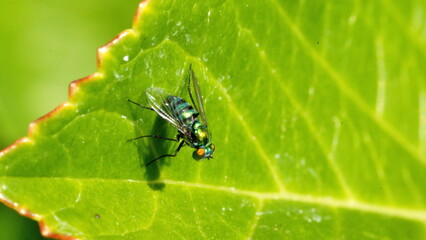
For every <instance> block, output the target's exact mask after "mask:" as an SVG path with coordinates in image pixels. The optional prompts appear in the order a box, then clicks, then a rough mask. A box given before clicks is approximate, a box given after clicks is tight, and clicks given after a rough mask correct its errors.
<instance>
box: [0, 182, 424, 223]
mask: <svg viewBox="0 0 426 240" xmlns="http://www.w3.org/2000/svg"><path fill="white" fill-rule="evenodd" d="M5 179H6V180H7V179H19V180H28V181H34V180H52V181H54V182H58V181H68V182H77V183H78V184H82V186H84V183H82V182H84V181H87V182H123V183H129V184H144V185H150V184H169V185H173V186H181V187H188V188H198V189H207V190H212V191H217V192H223V193H228V194H232V195H237V196H243V197H252V198H255V199H257V200H259V201H266V200H274V201H276V200H282V201H290V202H297V203H304V204H314V205H319V206H324V207H330V208H342V209H348V210H355V211H360V212H368V213H373V214H378V215H384V216H392V217H397V218H402V219H407V220H411V221H417V222H421V223H423V224H426V211H425V210H423V209H408V208H392V207H385V206H380V205H375V204H370V203H366V202H360V201H356V200H355V199H346V200H342V199H334V198H331V197H328V196H325V197H323V196H312V195H303V194H298V193H291V192H283V193H280V192H256V191H250V190H242V189H237V188H234V187H226V186H218V185H210V184H205V183H196V182H185V181H176V180H171V179H162V180H153V181H148V180H131V179H115V178H110V179H109V178H72V177H19V176H8V177H1V178H0V180H5Z"/></svg>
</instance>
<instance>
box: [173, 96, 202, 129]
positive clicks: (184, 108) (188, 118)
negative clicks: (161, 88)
mask: <svg viewBox="0 0 426 240" xmlns="http://www.w3.org/2000/svg"><path fill="white" fill-rule="evenodd" d="M167 100H168V101H169V104H170V107H171V109H172V111H173V115H174V116H175V117H176V118H177V119H179V120H180V121H181V122H182V123H184V124H185V125H186V126H188V127H191V126H192V124H193V123H194V121H195V120H197V116H198V113H197V111H195V109H194V108H193V107H192V106H191V105H189V103H188V102H187V101H185V100H183V99H182V98H180V97H175V96H168V98H167Z"/></svg>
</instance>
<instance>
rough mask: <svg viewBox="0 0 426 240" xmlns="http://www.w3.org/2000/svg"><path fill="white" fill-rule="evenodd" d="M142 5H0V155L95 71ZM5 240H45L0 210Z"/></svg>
mask: <svg viewBox="0 0 426 240" xmlns="http://www.w3.org/2000/svg"><path fill="white" fill-rule="evenodd" d="M138 3H139V0H103V1H101V0H91V1H84V0H74V1H58V0H45V1H30V0H14V1H12V0H1V1H0V9H1V10H2V11H1V14H0V149H3V148H5V147H7V146H8V145H10V144H12V143H13V142H14V141H15V140H17V139H18V138H20V137H23V136H26V134H27V128H28V124H29V123H30V122H31V121H33V120H35V119H37V118H39V117H41V116H43V115H44V114H46V113H48V112H50V111H51V110H53V109H54V108H55V107H56V106H58V105H59V104H60V103H62V102H65V101H66V100H67V97H68V85H69V83H70V82H72V81H74V80H77V79H80V78H83V77H85V76H87V75H90V74H91V73H93V72H95V71H96V50H97V48H99V47H101V46H102V45H104V44H106V43H107V42H109V41H110V40H112V39H113V38H114V37H115V36H116V35H118V34H119V33H120V32H122V31H123V30H125V29H127V28H130V27H131V25H132V21H133V16H134V14H135V13H136V10H137V6H138ZM0 236H1V239H13V240H20V239H44V238H43V237H41V236H40V233H39V228H38V224H37V223H36V222H35V221H32V220H30V219H28V218H24V217H21V216H20V215H19V214H18V213H16V212H15V211H14V210H11V209H9V208H7V207H5V206H4V205H3V204H0Z"/></svg>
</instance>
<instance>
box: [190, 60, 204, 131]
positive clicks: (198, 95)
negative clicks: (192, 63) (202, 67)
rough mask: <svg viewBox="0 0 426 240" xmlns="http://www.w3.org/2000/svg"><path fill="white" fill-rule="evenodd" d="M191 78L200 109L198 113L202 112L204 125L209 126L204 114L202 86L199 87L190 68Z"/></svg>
mask: <svg viewBox="0 0 426 240" xmlns="http://www.w3.org/2000/svg"><path fill="white" fill-rule="evenodd" d="M189 77H190V79H191V80H192V84H193V86H194V92H195V101H196V105H197V107H198V111H199V112H200V115H201V119H202V120H203V122H204V125H206V126H207V125H208V124H207V118H206V114H205V112H204V104H203V97H202V96H201V90H200V86H199V85H198V80H197V77H195V73H194V71H192V68H191V67H189ZM191 99H192V98H191Z"/></svg>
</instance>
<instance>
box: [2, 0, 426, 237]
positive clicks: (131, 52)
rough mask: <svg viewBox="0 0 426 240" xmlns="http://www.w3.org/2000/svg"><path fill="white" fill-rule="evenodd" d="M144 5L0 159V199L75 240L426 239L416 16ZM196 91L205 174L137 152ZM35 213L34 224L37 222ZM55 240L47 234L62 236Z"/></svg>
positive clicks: (394, 7) (157, 149) (399, 11)
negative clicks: (153, 105)
mask: <svg viewBox="0 0 426 240" xmlns="http://www.w3.org/2000/svg"><path fill="white" fill-rule="evenodd" d="M348 4H351V3H347V2H344V3H343V2H342V3H339V2H336V3H333V4H332V5H330V4H329V3H322V2H309V3H306V2H293V1H272V2H255V1H207V2H203V3H190V2H184V1H180V2H173V1H146V2H143V3H142V4H141V6H140V9H139V12H138V15H137V17H136V20H135V22H134V26H133V29H131V30H128V31H125V32H124V33H122V34H121V35H120V36H119V37H118V38H116V39H115V40H113V41H112V42H111V43H110V44H109V45H107V46H105V47H103V48H100V49H99V52H98V56H99V64H100V65H99V66H100V67H99V71H98V72H97V73H95V74H93V75H92V76H90V77H89V78H87V79H84V80H81V81H77V82H74V83H73V84H72V85H71V87H70V99H69V102H68V103H66V104H63V105H61V106H60V107H59V108H57V109H56V110H55V111H54V112H52V113H50V114H48V115H46V116H45V117H44V118H42V119H39V120H37V121H36V122H34V123H33V124H31V125H30V131H29V136H28V137H27V138H23V139H21V140H20V141H18V142H17V143H16V144H15V145H13V146H11V147H9V148H8V149H6V150H5V151H3V152H1V153H0V155H1V156H0V194H1V195H0V197H1V199H2V200H3V201H4V202H7V203H9V204H10V205H11V206H12V207H14V208H15V209H17V210H18V211H20V212H21V213H22V214H26V215H30V216H31V217H33V218H35V219H36V220H39V221H42V223H43V224H42V226H43V232H44V234H45V235H48V236H54V237H59V236H60V235H62V238H65V236H68V237H75V238H78V239H151V238H157V239H171V238H176V237H178V238H195V239H198V238H219V239H247V238H252V239H271V238H275V239H284V238H285V239H377V238H381V239H423V238H425V235H426V229H425V224H426V207H425V205H426V204H425V203H426V201H425V198H426V194H425V193H426V185H425V184H424V182H425V180H426V171H425V168H426V157H425V156H426V123H425V119H424V116H425V114H426V90H425V81H424V77H423V76H425V71H426V70H425V68H424V63H426V61H425V56H426V40H425V37H424V32H425V28H426V26H425V24H424V22H425V21H423V18H424V17H423V16H424V11H425V9H426V7H425V3H423V2H420V1H418V2H415V1H413V2H401V3H400V2H385V1H381V2H363V3H359V2H357V3H354V5H348ZM190 64H192V67H193V69H194V71H195V73H196V75H197V77H198V79H199V82H200V85H201V86H200V87H201V91H202V93H203V97H204V101H205V109H206V114H207V117H208V120H209V128H210V130H211V132H212V133H213V142H214V144H215V145H216V152H215V154H214V158H213V159H211V160H210V161H201V162H195V161H193V160H192V159H191V153H192V151H193V149H190V148H188V147H186V148H183V149H182V150H181V151H180V152H179V154H178V156H177V157H176V158H172V159H170V158H169V159H162V160H159V161H157V162H156V163H155V164H153V165H151V166H149V167H145V164H146V163H147V162H149V161H150V160H152V159H154V158H155V157H157V156H159V155H161V154H165V153H173V151H174V149H175V147H176V144H170V143H169V142H165V141H161V140H156V139H143V140H140V141H132V142H126V140H127V139H131V138H134V137H137V136H140V135H145V134H157V135H161V136H168V137H172V136H174V135H175V134H176V130H175V129H173V127H171V126H170V125H168V124H166V123H165V121H164V120H162V119H161V118H160V117H158V116H157V115H156V114H155V113H154V112H151V111H148V110H145V109H142V108H138V107H137V106H135V105H133V104H130V103H128V102H127V99H128V98H130V99H132V100H134V101H138V102H140V103H141V104H146V101H145V97H144V95H145V93H144V90H145V89H147V88H148V87H150V86H156V87H162V88H165V89H168V90H169V91H170V92H172V93H174V94H176V95H178V96H183V97H185V98H187V96H188V95H187V93H186V88H185V83H186V79H187V76H188V69H189V65H190ZM29 211H31V213H29ZM56 233H57V234H56Z"/></svg>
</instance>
